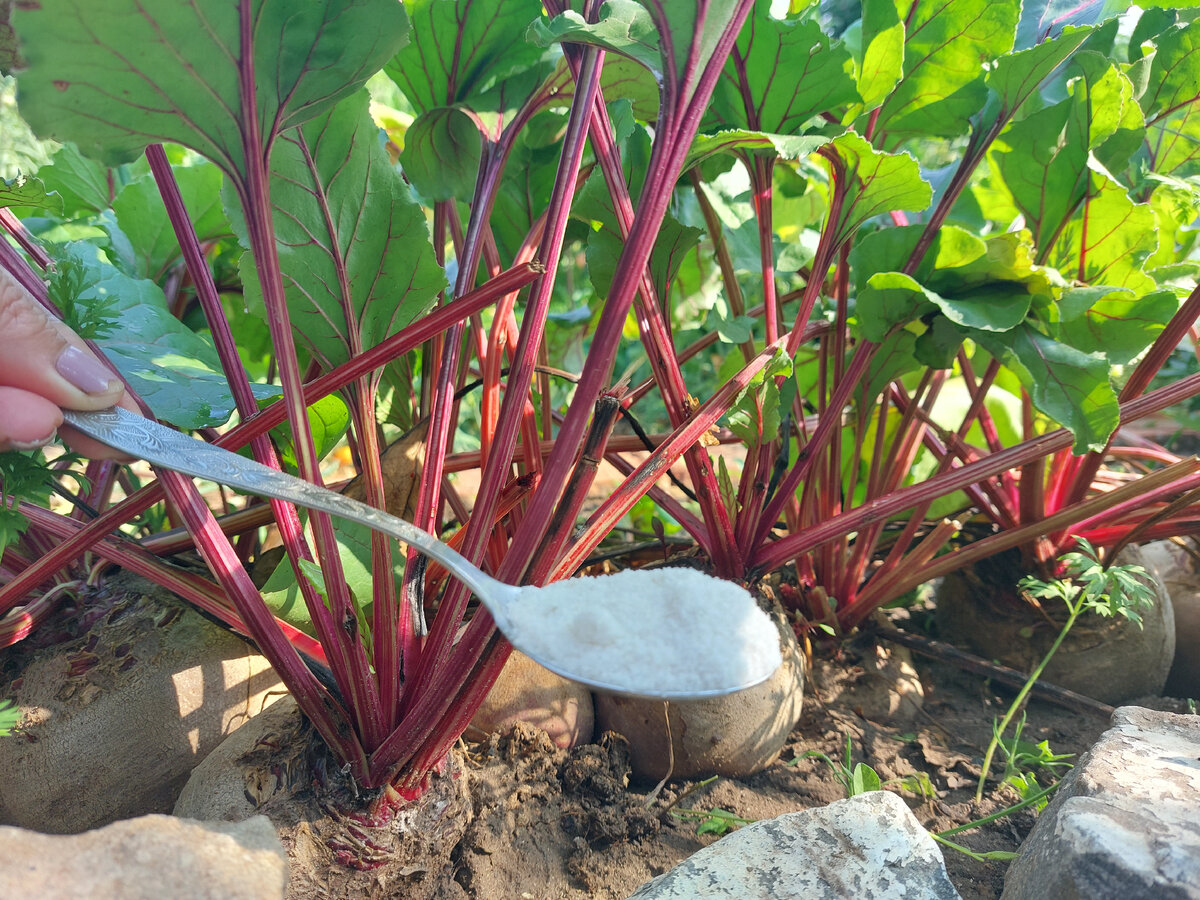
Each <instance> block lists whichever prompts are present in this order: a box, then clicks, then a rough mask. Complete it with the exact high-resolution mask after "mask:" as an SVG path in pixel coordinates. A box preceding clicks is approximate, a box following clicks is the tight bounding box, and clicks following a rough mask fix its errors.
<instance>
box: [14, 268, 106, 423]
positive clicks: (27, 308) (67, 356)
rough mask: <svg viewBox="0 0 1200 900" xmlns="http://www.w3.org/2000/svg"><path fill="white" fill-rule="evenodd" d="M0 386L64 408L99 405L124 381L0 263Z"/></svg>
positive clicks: (102, 407) (85, 407) (104, 405)
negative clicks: (25, 392) (39, 397)
mask: <svg viewBox="0 0 1200 900" xmlns="http://www.w3.org/2000/svg"><path fill="white" fill-rule="evenodd" d="M0 385H3V386H8V387H14V388H21V389H22V390H25V391H29V392H30V393H33V394H37V395H40V396H42V397H45V398H46V399H47V400H49V401H50V402H51V403H54V404H55V405H57V406H60V407H64V408H66V409H79V410H92V409H104V408H105V407H108V406H112V405H113V404H114V403H116V402H117V400H119V399H120V398H121V396H122V394H123V393H124V390H125V388H124V385H123V384H122V383H121V380H120V379H119V378H117V376H116V375H115V374H114V373H113V371H112V369H110V368H109V367H108V366H107V365H105V363H103V362H101V361H100V360H99V359H98V358H97V357H96V356H95V354H93V353H92V351H91V350H89V349H88V347H87V345H86V344H84V342H83V340H82V339H81V338H80V337H79V336H78V335H77V334H75V332H73V331H71V329H69V328H67V326H66V325H64V324H63V323H61V322H58V321H56V320H55V319H53V318H52V317H51V316H50V315H49V314H48V313H47V312H46V311H45V309H43V308H42V306H41V305H40V304H39V303H38V302H37V301H36V300H35V299H34V298H33V296H32V295H31V294H30V293H29V292H28V291H27V290H25V288H24V286H22V285H21V284H20V282H18V281H17V280H16V279H15V278H14V277H13V276H12V275H11V274H10V273H9V272H8V271H6V270H4V269H3V268H0Z"/></svg>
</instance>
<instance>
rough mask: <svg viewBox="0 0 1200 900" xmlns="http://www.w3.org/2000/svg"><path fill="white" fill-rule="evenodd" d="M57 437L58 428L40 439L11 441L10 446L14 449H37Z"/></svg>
mask: <svg viewBox="0 0 1200 900" xmlns="http://www.w3.org/2000/svg"><path fill="white" fill-rule="evenodd" d="M56 437H58V429H57V428H56V429H55V430H54V431H52V432H50V434H49V435H47V436H46V437H44V438H42V439H41V440H40V441H9V442H8V446H9V447H11V448H12V449H14V450H37V449H38V448H40V447H45V446H46V445H47V444H49V443H50V442H51V441H52V440H54V439H55V438H56Z"/></svg>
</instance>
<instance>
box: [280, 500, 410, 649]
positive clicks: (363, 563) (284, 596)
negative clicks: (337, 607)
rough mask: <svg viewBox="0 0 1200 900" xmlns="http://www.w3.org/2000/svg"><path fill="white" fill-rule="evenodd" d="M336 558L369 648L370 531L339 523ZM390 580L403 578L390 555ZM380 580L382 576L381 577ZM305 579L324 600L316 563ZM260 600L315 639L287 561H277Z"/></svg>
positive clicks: (398, 562) (399, 559) (394, 555)
mask: <svg viewBox="0 0 1200 900" xmlns="http://www.w3.org/2000/svg"><path fill="white" fill-rule="evenodd" d="M337 544H338V556H339V557H340V559H341V562H342V573H343V575H344V576H345V579H346V586H347V587H348V588H349V589H350V595H351V597H352V598H353V600H354V607H355V615H356V616H357V618H358V622H359V634H360V636H361V638H362V640H363V643H364V645H365V646H366V647H367V648H369V647H370V622H371V604H372V601H371V599H370V598H372V597H373V596H374V590H373V584H374V559H373V556H372V551H371V529H370V528H367V527H366V526H365V525H359V524H357V523H354V522H347V521H340V522H338V528H337ZM392 560H393V562H392V577H393V578H395V579H397V583H398V582H399V579H400V577H401V576H402V574H403V556H402V555H401V554H398V553H396V552H395V550H393V551H392ZM380 574H381V576H382V574H383V573H380ZM304 576H305V578H306V580H308V581H309V582H310V583H311V584H312V585H313V586H314V587H315V588H316V589H317V592H318V594H320V595H321V596H322V597H324V596H325V595H324V590H325V576H324V574H323V573H322V572H321V570H320V568H319V567H317V566H316V564H315V563H310V564H309V565H308V566H307V567H305V570H304ZM262 597H263V600H264V601H265V602H266V604H267V606H268V607H269V608H270V609H271V612H273V613H274V614H275V615H276V616H278V617H279V618H281V619H283V621H285V622H287V623H288V624H289V625H291V626H293V627H294V628H298V629H300V630H301V631H303V632H304V633H305V634H309V635H313V636H314V637H315V636H316V629H315V628H314V626H313V622H312V617H311V616H310V615H309V612H308V607H307V606H306V605H305V603H304V597H303V595H302V594H301V593H300V587H299V585H298V584H297V583H296V574H295V571H294V570H293V569H292V564H291V562H289V560H288V559H287V557H284V558H283V559H281V560H280V562H279V565H278V566H277V567H276V568H275V571H274V572H272V573H271V575H270V577H269V578H267V581H266V583H265V584H264V585H263V587H262Z"/></svg>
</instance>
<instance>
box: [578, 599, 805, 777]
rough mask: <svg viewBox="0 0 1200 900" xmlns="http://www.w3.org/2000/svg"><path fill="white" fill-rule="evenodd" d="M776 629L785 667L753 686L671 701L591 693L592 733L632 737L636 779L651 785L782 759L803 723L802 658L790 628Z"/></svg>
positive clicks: (744, 770)
mask: <svg viewBox="0 0 1200 900" xmlns="http://www.w3.org/2000/svg"><path fill="white" fill-rule="evenodd" d="M776 624H777V625H778V626H779V636H780V645H781V650H782V653H783V665H781V666H780V667H779V668H778V669H777V670H776V671H775V674H774V675H772V676H771V677H770V678H768V679H767V680H766V681H765V682H763V683H762V684H759V685H756V686H754V687H752V688H747V689H746V690H744V691H738V692H737V693H734V694H727V695H726V696H724V697H716V698H713V699H711V700H683V701H672V702H670V703H664V702H663V701H662V700H641V699H636V698H632V697H618V696H615V695H612V694H597V695H596V726H597V729H598V730H599V731H602V732H603V731H615V732H617V733H618V734H622V735H624V736H625V737H626V738H628V739H629V744H630V763H631V765H632V768H633V778H634V780H635V781H639V782H642V783H647V782H649V783H653V782H656V781H660V780H662V779H663V778H665V777H667V775H668V773H670V776H671V777H672V778H704V777H707V776H709V775H725V776H730V777H737V776H742V775H750V774H752V773H754V772H758V771H760V770H762V769H765V768H766V767H767V766H768V765H770V763H771V762H772V761H773V760H774V759H775V757H776V756H778V755H779V751H780V750H782V749H783V745H784V743H786V741H787V739H788V735H789V734H791V731H792V728H794V727H795V725H796V722H798V721H799V720H800V711H801V706H802V704H803V701H804V656H803V655H802V654H801V653H800V650H799V648H798V647H797V646H796V637H795V635H794V634H793V633H792V630H791V628H790V627H789V626H788V625H787V624H786V623H784V622H783V620H782V618H777V619H776ZM697 664H698V665H699V664H702V661H698V663H697ZM668 716H669V717H670V726H669V728H668V719H667V717H668Z"/></svg>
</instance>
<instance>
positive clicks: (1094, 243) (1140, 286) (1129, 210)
mask: <svg viewBox="0 0 1200 900" xmlns="http://www.w3.org/2000/svg"><path fill="white" fill-rule="evenodd" d="M1157 225H1158V219H1157V217H1156V216H1155V214H1154V210H1153V209H1152V208H1151V207H1150V206H1149V205H1147V204H1145V203H1134V202H1133V201H1132V200H1130V199H1129V195H1128V194H1127V193H1126V191H1125V189H1124V188H1123V187H1121V186H1120V185H1119V184H1117V183H1116V182H1115V181H1113V180H1111V179H1109V178H1105V177H1103V176H1100V175H1097V176H1095V177H1093V178H1092V179H1091V189H1090V192H1089V194H1088V195H1087V196H1086V198H1085V199H1084V202H1083V203H1082V205H1081V206H1080V208H1079V210H1078V212H1077V213H1076V214H1075V215H1074V216H1073V217H1072V218H1071V220H1070V221H1069V222H1067V223H1066V224H1065V225H1064V226H1063V228H1062V232H1061V234H1060V235H1059V237H1058V240H1057V241H1055V243H1054V247H1053V248H1052V249H1051V251H1050V255H1049V258H1048V260H1047V261H1048V262H1049V263H1050V264H1051V265H1052V266H1054V267H1055V268H1057V269H1059V270H1060V271H1062V272H1067V273H1070V274H1072V275H1074V276H1075V277H1076V278H1077V279H1078V280H1079V281H1082V282H1085V283H1088V284H1098V285H1108V286H1110V287H1124V288H1130V289H1131V290H1133V291H1134V292H1135V293H1137V294H1143V293H1149V292H1150V291H1152V290H1154V288H1155V287H1156V285H1155V283H1154V279H1152V278H1151V277H1150V276H1149V275H1147V274H1146V273H1145V272H1143V271H1142V265H1143V263H1144V262H1145V261H1146V259H1148V258H1149V257H1150V255H1151V254H1152V253H1154V251H1155V250H1156V249H1158V231H1157Z"/></svg>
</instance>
